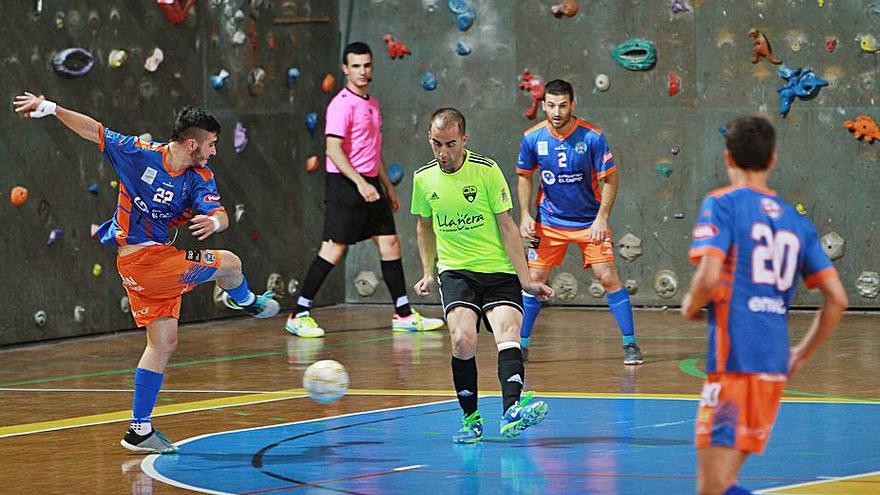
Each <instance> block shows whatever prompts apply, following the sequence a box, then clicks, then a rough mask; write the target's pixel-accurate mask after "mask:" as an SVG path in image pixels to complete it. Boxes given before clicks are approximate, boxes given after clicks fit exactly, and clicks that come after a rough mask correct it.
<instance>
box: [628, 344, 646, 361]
mask: <svg viewBox="0 0 880 495" xmlns="http://www.w3.org/2000/svg"><path fill="white" fill-rule="evenodd" d="M643 362H644V359H642V350H641V349H639V346H638V344H626V345H625V346H623V364H642V363H643Z"/></svg>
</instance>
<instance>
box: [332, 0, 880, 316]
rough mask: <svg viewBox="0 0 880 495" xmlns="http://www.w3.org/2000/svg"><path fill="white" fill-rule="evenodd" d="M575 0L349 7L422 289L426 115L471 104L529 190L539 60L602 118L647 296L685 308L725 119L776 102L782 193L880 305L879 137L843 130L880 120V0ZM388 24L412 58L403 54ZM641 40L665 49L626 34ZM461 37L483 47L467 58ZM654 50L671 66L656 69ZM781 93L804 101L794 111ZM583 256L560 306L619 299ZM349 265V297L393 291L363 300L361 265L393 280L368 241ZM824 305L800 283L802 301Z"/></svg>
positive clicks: (623, 271) (621, 211) (856, 287)
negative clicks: (522, 166)
mask: <svg viewBox="0 0 880 495" xmlns="http://www.w3.org/2000/svg"><path fill="white" fill-rule="evenodd" d="M572 3H574V4H578V6H579V7H580V8H579V10H578V11H577V12H576V13H575V15H573V16H571V17H567V16H564V15H563V16H561V17H559V18H557V17H554V16H553V15H552V13H551V7H553V6H554V5H559V4H560V2H557V1H548V0H543V1H538V0H529V1H516V2H508V1H500V0H497V1H491V0H451V1H449V2H447V1H442V0H422V1H409V2H404V1H395V0H352V1H351V2H350V3H349V2H343V4H344V5H346V4H348V6H349V7H350V8H351V10H352V11H353V12H356V13H357V14H356V15H355V17H354V19H355V20H354V22H353V23H352V26H351V28H350V33H349V36H348V39H350V40H352V41H354V40H362V41H366V42H368V43H370V44H371V45H372V46H373V49H374V51H375V52H376V58H375V72H374V82H373V86H372V88H373V89H372V91H373V94H375V95H376V96H377V97H378V98H379V99H380V101H381V102H382V105H383V112H384V117H385V128H384V132H385V137H386V143H387V144H386V146H385V149H384V156H385V159H386V162H388V163H400V164H403V165H404V168H405V170H406V174H405V178H404V180H403V182H402V183H401V184H400V185H399V186H398V192H399V193H400V196H401V198H403V200H402V203H403V206H402V207H401V210H406V211H401V212H400V213H398V214H397V216H396V219H397V227H398V232H399V233H400V234H401V239H402V243H403V251H404V255H403V258H404V263H405V267H406V270H407V274H408V275H407V278H408V280H409V282H410V284H411V283H413V282H415V281H416V280H418V278H419V277H420V276H421V265H420V264H419V261H418V251H417V245H416V236H415V221H414V219H413V218H412V217H411V216H410V215H409V214H408V208H409V198H410V194H411V184H412V173H413V172H414V170H416V168H417V167H418V166H420V165H421V164H422V163H424V162H425V161H427V160H428V159H429V158H431V155H430V149H429V147H428V145H427V142H426V135H427V130H428V121H427V119H428V117H429V116H430V114H431V112H432V111H433V110H435V109H437V108H439V107H442V106H454V107H457V108H459V109H460V110H462V111H463V113H464V114H465V116H466V118H467V119H468V131H469V134H470V141H469V147H470V148H472V149H474V150H477V151H479V152H481V153H483V154H486V155H489V156H492V157H495V158H496V159H497V161H498V162H499V164H501V165H502V168H503V169H504V170H505V174H506V176H507V178H508V182H509V183H510V184H511V187H512V189H515V184H516V178H515V174H514V167H515V165H516V154H517V150H518V143H519V138H520V136H521V135H522V132H523V131H524V130H525V129H527V128H529V127H531V126H532V125H534V124H535V123H537V122H538V121H537V120H529V119H527V118H526V117H525V116H524V112H525V111H526V110H527V109H528V108H529V107H530V104H531V101H532V100H531V98H530V96H529V92H528V91H524V90H522V89H519V88H518V83H519V82H520V81H521V79H522V77H521V76H522V73H523V71H525V70H528V71H529V72H530V74H531V75H533V76H536V77H537V78H539V79H540V80H542V81H545V82H546V81H549V80H551V79H555V78H562V79H565V80H568V81H570V82H571V83H572V84H573V85H574V87H575V91H576V99H577V111H576V114H577V115H578V116H580V117H581V118H583V119H585V120H587V121H589V122H591V123H593V124H594V125H595V126H597V127H599V128H600V129H602V130H603V131H604V132H605V134H606V136H607V138H608V142H609V143H610V145H611V147H612V149H613V150H614V154H615V159H616V161H617V164H618V168H619V172H618V173H619V175H620V183H621V189H620V192H619V195H618V199H617V204H616V206H615V208H614V212H613V215H612V218H611V221H610V224H611V228H612V230H613V233H614V241H615V243H616V249H617V250H618V270H619V272H620V276H621V279H622V280H623V281H626V282H627V285H628V286H629V287H631V292H632V293H633V296H632V298H633V302H634V303H635V304H637V305H645V306H669V305H677V304H679V303H680V301H681V297H682V296H683V292H684V290H685V289H686V285H687V284H688V283H689V278H690V276H691V274H692V268H691V267H690V266H689V264H688V263H687V260H686V253H687V249H688V246H689V243H690V240H691V239H690V233H691V228H692V226H693V222H694V218H695V215H696V213H697V210H698V207H699V202H700V200H701V198H702V197H703V195H704V194H705V193H706V192H708V191H709V190H711V189H713V188H716V187H720V186H723V185H726V181H727V177H726V173H725V170H724V165H723V160H722V153H723V149H724V140H723V138H722V134H721V133H722V132H723V127H724V125H725V123H726V122H727V121H728V120H729V119H731V118H733V117H735V116H738V115H742V114H745V113H750V112H763V113H766V114H767V115H769V116H770V118H771V120H772V121H773V123H774V125H775V126H776V128H777V132H778V150H777V151H778V153H779V157H780V159H779V164H778V168H777V170H776V171H775V172H774V173H773V174H772V175H771V185H772V187H774V188H775V189H777V190H778V191H779V192H780V193H781V194H782V195H783V196H784V197H785V198H786V199H788V200H789V201H790V202H792V203H796V204H797V205H798V209H799V211H801V212H802V213H803V214H805V215H807V217H808V218H810V219H811V220H812V221H813V222H814V223H815V225H816V227H817V229H818V231H819V234H820V235H821V236H824V237H823V244H824V245H825V246H826V247H827V248H828V252H829V253H830V254H832V257H835V258H837V257H838V256H840V255H841V254H843V256H842V257H839V258H838V259H836V261H835V266H836V267H837V269H838V270H839V271H840V273H841V276H842V279H843V282H844V285H845V286H846V289H847V292H848V294H849V296H850V300H851V304H852V305H853V306H859V307H875V308H876V307H878V306H880V300H878V299H877V286H878V282H880V276H878V275H877V272H878V271H880V257H878V256H877V255H876V249H877V247H878V246H880V230H878V229H877V213H878V212H877V200H876V198H877V197H878V193H880V185H878V184H880V167H878V165H880V163H878V149H880V148H878V145H875V144H871V143H870V139H871V138H870V137H865V138H863V139H862V140H857V139H855V137H854V134H853V132H850V131H849V130H848V129H847V128H845V127H844V122H845V121H847V120H855V119H856V118H857V117H858V116H859V115H861V114H864V115H867V116H873V117H874V118H877V119H880V112H878V111H877V110H876V106H875V100H876V99H877V98H878V97H880V95H878V92H877V85H878V83H880V79H878V77H880V73H878V57H880V55H878V54H877V53H875V52H876V50H877V45H876V41H875V38H874V37H875V36H880V2H878V1H852V2H850V1H846V2H844V1H835V0H828V1H824V2H823V1H816V0H800V1H783V0H764V1H751V0H750V1H738V0H737V1H732V0H730V1H724V0H721V1H700V0H692V1H690V2H684V1H678V0H674V1H671V0H643V1H640V0H624V1H620V0H581V1H578V2H561V5H562V7H563V11H566V8H570V4H572ZM565 4H569V5H565ZM453 10H456V11H458V13H456V12H453ZM470 14H475V16H473V17H474V19H469V18H468V17H469V16H470ZM471 20H472V25H471V26H470V27H469V28H468V29H467V30H461V29H460V28H459V24H458V21H462V24H463V25H462V27H466V26H467V24H468V23H469V22H470V21H471ZM751 28H755V29H756V32H754V33H752V34H753V35H754V36H749V31H750V29H751ZM385 34H391V35H393V36H394V37H395V38H396V39H399V40H400V41H402V42H404V43H405V44H406V46H407V47H408V48H409V49H410V50H411V52H412V54H411V55H406V56H404V57H403V58H398V59H394V60H392V59H391V58H390V57H389V55H388V54H387V53H386V51H385V45H384V43H383V41H382V40H383V35H385ZM634 39H642V40H646V41H648V42H650V45H645V44H644V43H642V44H640V43H639V42H633V43H631V44H630V46H626V45H625V44H626V43H627V42H631V41H632V40H634ZM346 41H347V40H345V39H344V40H343V43H345V42H346ZM755 41H758V42H761V43H763V42H765V41H767V42H769V48H770V52H769V53H767V52H762V56H760V57H759V59H758V60H757V62H756V63H753V62H752V61H753V53H754V51H753V44H754V43H755ZM460 42H461V43H462V44H463V45H464V48H465V49H464V50H462V49H461V45H459V43H460ZM621 45H624V46H621ZM765 45H766V43H763V44H760V45H759V48H761V47H763V46H765ZM646 46H653V48H648V49H646V48H645V47H646ZM618 47H620V50H621V51H622V52H624V54H625V53H626V52H627V51H631V52H632V53H630V55H633V56H634V57H635V60H634V62H635V63H634V64H633V67H632V68H633V69H644V68H647V70H629V69H627V68H624V67H623V66H622V65H621V64H618V62H617V61H616V60H615V57H614V56H613V55H612V53H613V52H614V51H615V50H616V49H617V48H618ZM457 48H458V49H459V50H460V51H462V52H465V51H467V50H466V48H470V50H471V51H470V53H469V54H467V55H460V54H458V52H457ZM639 50H641V52H640V51H639ZM653 50H655V51H656V61H655V62H654V63H653V64H648V63H641V62H646V61H644V60H640V56H641V55H648V54H649V52H651V51H653ZM759 51H761V50H759ZM765 54H769V55H771V56H770V57H766V56H763V55H765ZM771 59H773V60H774V61H778V60H782V62H783V64H782V65H776V64H774V63H772V62H771ZM639 65H647V66H649V67H639ZM780 67H785V69H783V70H782V74H780V72H779V69H780ZM807 68H811V69H812V70H813V72H812V74H811V73H809V72H808V71H807V70H806V69H807ZM797 69H804V70H800V71H798V70H797ZM426 72H430V73H432V74H433V75H434V76H435V78H436V81H437V84H436V88H435V89H433V90H431V91H428V90H425V89H423V87H422V85H421V84H420V83H421V78H422V76H423V74H425V73H426ZM782 75H784V76H786V78H783V77H782ZM811 78H812V79H811ZM597 79H598V80H597ZM817 81H818V82H817ZM823 81H824V82H827V83H828V85H827V86H822V82H823ZM527 82H528V81H527ZM811 82H812V83H813V84H812V85H811V84H810V83H811ZM676 86H677V87H676ZM780 87H785V88H786V89H785V90H784V91H782V94H783V95H784V96H786V97H787V98H790V99H791V101H790V109H789V111H788V112H787V115H786V116H785V117H783V116H782V115H780V101H781V99H782V98H781V97H780V93H778V92H777V89H778V88H780ZM798 94H799V95H800V96H797V95H798ZM541 117H542V114H541V112H540V110H539V111H538V118H539V119H540V118H541ZM860 123H861V121H859V122H858V123H857V124H860ZM855 129H860V127H858V126H856V128H855ZM865 129H866V130H868V131H870V129H871V127H870V123H869V125H867V127H865ZM873 129H874V132H875V133H876V132H877V130H876V124H874V127H873ZM877 137H880V136H877ZM536 181H537V179H536ZM516 216H517V217H518V215H516ZM835 236H837V237H835ZM841 240H842V241H843V244H841ZM841 248H842V249H841ZM579 258H580V257H579V255H577V253H576V252H575V250H574V249H573V248H571V249H570V251H569V253H568V254H567V256H566V259H565V264H564V266H562V267H561V269H557V270H556V271H555V272H554V275H553V277H551V280H554V279H555V278H556V276H557V275H560V274H561V273H563V272H565V273H567V275H562V276H561V278H560V279H556V280H555V285H556V286H557V289H562V290H561V292H562V293H563V297H558V298H557V299H556V300H554V301H553V303H554V304H577V305H601V304H604V299H602V298H601V297H602V293H601V286H598V284H594V283H593V277H592V274H591V273H589V272H584V271H583V270H582V269H581V268H580V259H579ZM346 270H347V282H348V283H347V284H346V300H348V301H350V302H383V303H384V302H387V301H388V300H389V296H388V293H387V290H386V289H385V287H384V284H379V286H378V287H377V289H376V291H375V294H373V295H372V296H370V297H363V296H362V295H361V294H360V293H359V291H358V290H357V286H356V285H355V283H354V282H355V279H356V277H357V276H358V275H359V274H360V273H361V272H364V271H374V272H375V273H376V274H377V275H378V274H380V270H379V263H378V258H377V255H376V252H375V249H374V248H373V247H372V246H370V245H368V244H362V245H359V246H357V247H356V248H354V249H353V250H352V251H351V253H350V256H349V259H348V263H347V268H346ZM591 286H592V287H591ZM411 298H413V299H415V300H418V298H415V297H412V294H411ZM423 301H426V302H438V301H439V298H438V297H437V296H436V295H433V296H431V297H429V298H426V299H424V300H423ZM819 301H820V298H819V296H818V294H817V293H814V292H809V291H806V290H803V289H802V290H801V291H800V293H799V295H798V299H797V301H796V303H797V304H798V305H802V306H811V305H816V304H817V303H818V302H819Z"/></svg>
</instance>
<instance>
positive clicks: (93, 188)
mask: <svg viewBox="0 0 880 495" xmlns="http://www.w3.org/2000/svg"><path fill="white" fill-rule="evenodd" d="M89 192H90V193H92V194H98V184H91V185H89Z"/></svg>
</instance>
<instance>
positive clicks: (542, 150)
mask: <svg viewBox="0 0 880 495" xmlns="http://www.w3.org/2000/svg"><path fill="white" fill-rule="evenodd" d="M549 153H550V151H549V146H547V141H538V154H539V155H541V156H547V155H548V154H549Z"/></svg>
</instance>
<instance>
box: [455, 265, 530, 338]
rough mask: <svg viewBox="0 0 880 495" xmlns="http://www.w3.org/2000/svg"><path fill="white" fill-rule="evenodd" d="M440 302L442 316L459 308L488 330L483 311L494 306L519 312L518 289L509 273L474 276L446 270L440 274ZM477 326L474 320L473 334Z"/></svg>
mask: <svg viewBox="0 0 880 495" xmlns="http://www.w3.org/2000/svg"><path fill="white" fill-rule="evenodd" d="M440 303H441V304H443V315H444V316H446V315H448V314H449V312H450V311H451V310H452V308H457V307H459V306H461V307H465V308H470V309H471V310H473V311H474V312H475V313H477V316H478V317H479V318H480V319H482V320H483V321H485V322H486V329H488V330H489V331H490V332H491V331H492V327H491V325H489V320H488V319H487V318H486V310H488V309H491V308H493V307H495V306H512V307H514V308H516V309H517V311H519V312H520V313H523V306H522V304H523V302H522V286H521V285H520V283H519V278H518V277H517V276H516V275H514V274H512V273H477V272H471V271H468V270H446V271H444V272H443V273H441V274H440ZM479 330H480V323H479V321H477V331H479Z"/></svg>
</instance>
